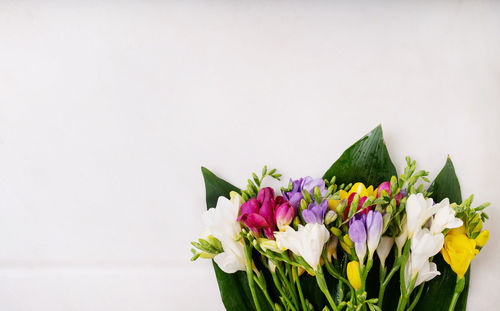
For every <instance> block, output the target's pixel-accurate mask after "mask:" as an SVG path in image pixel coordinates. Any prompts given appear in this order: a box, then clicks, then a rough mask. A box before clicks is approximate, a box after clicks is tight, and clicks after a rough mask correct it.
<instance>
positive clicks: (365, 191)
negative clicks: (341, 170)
mask: <svg viewBox="0 0 500 311" xmlns="http://www.w3.org/2000/svg"><path fill="white" fill-rule="evenodd" d="M353 193H357V194H359V197H360V198H362V197H369V196H373V197H375V198H376V197H377V189H375V190H374V189H373V186H370V187H368V188H366V187H365V185H364V184H363V183H361V182H357V183H355V184H354V185H353V186H352V187H351V189H350V190H349V192H346V191H344V190H340V192H339V197H340V198H339V199H338V200H329V201H328V207H329V208H330V209H331V210H334V211H336V210H337V205H339V203H340V201H342V200H343V199H348V198H349V196H350V195H351V194H353Z"/></svg>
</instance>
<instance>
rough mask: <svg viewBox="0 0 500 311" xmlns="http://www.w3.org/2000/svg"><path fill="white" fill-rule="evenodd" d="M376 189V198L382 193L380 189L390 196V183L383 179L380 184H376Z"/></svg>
mask: <svg viewBox="0 0 500 311" xmlns="http://www.w3.org/2000/svg"><path fill="white" fill-rule="evenodd" d="M377 189H378V191H377V198H380V196H381V195H382V190H384V191H385V192H386V193H387V195H388V196H392V193H391V183H390V182H388V181H385V182H383V183H381V184H380V186H378V188H377Z"/></svg>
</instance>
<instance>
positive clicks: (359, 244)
mask: <svg viewBox="0 0 500 311" xmlns="http://www.w3.org/2000/svg"><path fill="white" fill-rule="evenodd" d="M349 238H350V239H351V240H352V241H353V242H354V249H355V250H356V255H357V256H358V259H359V263H360V264H361V265H363V259H364V258H365V255H366V215H365V214H364V213H357V214H355V215H354V216H353V217H352V218H351V220H350V221H349Z"/></svg>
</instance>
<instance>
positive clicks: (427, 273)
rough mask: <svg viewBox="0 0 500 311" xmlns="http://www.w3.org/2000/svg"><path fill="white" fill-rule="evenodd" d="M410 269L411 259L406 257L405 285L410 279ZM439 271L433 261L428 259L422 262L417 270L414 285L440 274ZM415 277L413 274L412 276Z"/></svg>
mask: <svg viewBox="0 0 500 311" xmlns="http://www.w3.org/2000/svg"><path fill="white" fill-rule="evenodd" d="M411 271H412V264H411V259H410V258H408V260H407V261H406V265H405V283H406V286H408V285H409V283H410V281H411V277H412V275H411ZM440 274H441V272H439V271H438V270H437V265H436V263H434V262H429V261H428V260H427V261H426V262H425V263H424V265H423V266H422V268H421V269H420V271H419V272H418V275H417V279H416V281H415V285H414V286H415V287H417V286H419V285H420V284H422V283H423V282H427V281H430V280H432V279H433V278H434V277H436V276H438V275H440ZM413 277H415V276H413Z"/></svg>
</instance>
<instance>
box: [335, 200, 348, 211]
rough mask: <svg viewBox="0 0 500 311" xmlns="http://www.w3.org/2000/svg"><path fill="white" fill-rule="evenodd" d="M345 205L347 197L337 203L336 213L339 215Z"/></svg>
mask: <svg viewBox="0 0 500 311" xmlns="http://www.w3.org/2000/svg"><path fill="white" fill-rule="evenodd" d="M346 207H347V199H343V200H340V203H339V204H338V205H337V209H336V210H337V213H338V214H339V215H342V214H344V211H345V208H346Z"/></svg>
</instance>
